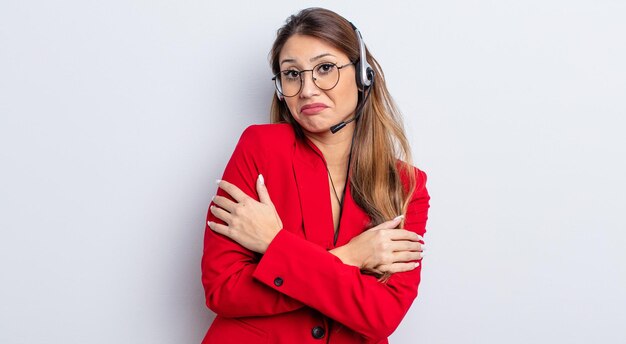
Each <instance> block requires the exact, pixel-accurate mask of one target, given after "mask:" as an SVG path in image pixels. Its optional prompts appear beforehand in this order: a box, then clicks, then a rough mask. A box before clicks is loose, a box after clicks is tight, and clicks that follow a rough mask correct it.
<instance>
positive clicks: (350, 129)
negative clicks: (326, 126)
mask: <svg viewBox="0 0 626 344" xmlns="http://www.w3.org/2000/svg"><path fill="white" fill-rule="evenodd" d="M353 133H354V122H352V123H348V124H347V125H346V126H345V127H344V128H343V129H341V130H339V131H338V132H336V133H335V134H333V133H331V132H330V130H328V131H325V132H322V133H307V132H305V134H304V135H305V136H306V137H307V138H308V139H309V140H311V141H312V142H313V143H314V144H315V146H317V148H319V150H320V151H321V152H322V154H324V159H325V160H326V164H327V165H328V166H329V167H331V166H342V165H346V164H347V163H348V154H349V153H350V145H351V144H352V134H353Z"/></svg>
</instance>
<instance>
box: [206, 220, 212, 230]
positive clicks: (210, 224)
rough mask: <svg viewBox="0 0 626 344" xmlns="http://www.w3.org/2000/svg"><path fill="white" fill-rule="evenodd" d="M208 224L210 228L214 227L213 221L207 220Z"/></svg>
mask: <svg viewBox="0 0 626 344" xmlns="http://www.w3.org/2000/svg"><path fill="white" fill-rule="evenodd" d="M206 224H207V225H209V228H211V229H212V228H213V222H211V221H207V222H206Z"/></svg>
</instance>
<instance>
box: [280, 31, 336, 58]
mask: <svg viewBox="0 0 626 344" xmlns="http://www.w3.org/2000/svg"><path fill="white" fill-rule="evenodd" d="M324 54H332V55H334V56H335V57H337V58H338V59H342V60H347V59H348V56H347V55H346V54H344V53H343V52H342V51H341V50H339V49H337V48H335V47H334V46H333V45H331V44H329V43H328V42H327V41H324V40H322V39H319V38H316V37H312V36H304V35H293V36H291V37H289V38H288V39H287V41H286V42H285V45H284V46H283V48H282V49H281V51H280V54H279V57H278V58H279V63H282V62H283V61H284V60H293V61H295V62H298V63H305V62H310V59H312V58H315V57H317V56H320V55H324Z"/></svg>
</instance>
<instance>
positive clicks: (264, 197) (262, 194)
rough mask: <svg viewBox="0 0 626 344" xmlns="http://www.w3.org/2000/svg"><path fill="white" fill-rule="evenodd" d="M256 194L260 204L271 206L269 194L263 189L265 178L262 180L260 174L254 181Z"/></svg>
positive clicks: (265, 188)
mask: <svg viewBox="0 0 626 344" xmlns="http://www.w3.org/2000/svg"><path fill="white" fill-rule="evenodd" d="M256 192H257V193H258V194H259V201H260V202H261V203H263V204H272V200H271V199H270V194H269V193H268V192H267V187H265V178H263V175H262V174H259V177H258V178H257V179H256Z"/></svg>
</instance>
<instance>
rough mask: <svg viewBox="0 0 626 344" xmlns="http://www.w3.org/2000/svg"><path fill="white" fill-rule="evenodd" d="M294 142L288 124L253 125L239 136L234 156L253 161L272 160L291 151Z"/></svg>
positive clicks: (293, 136) (294, 138) (291, 129)
mask: <svg viewBox="0 0 626 344" xmlns="http://www.w3.org/2000/svg"><path fill="white" fill-rule="evenodd" d="M295 140H296V136H295V133H294V131H293V128H292V127H291V125H290V124H287V123H277V124H254V125H251V126H249V127H247V128H246V129H245V130H244V131H243V133H242V134H241V137H240V138H239V142H238V143H237V146H236V147H235V153H234V155H237V156H242V157H245V158H247V159H253V160H255V161H257V160H259V159H262V160H264V161H266V160H268V159H270V160H274V159H278V158H281V157H284V156H286V155H288V154H289V152H291V151H293V146H294V144H295ZM259 161H260V160H259Z"/></svg>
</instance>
